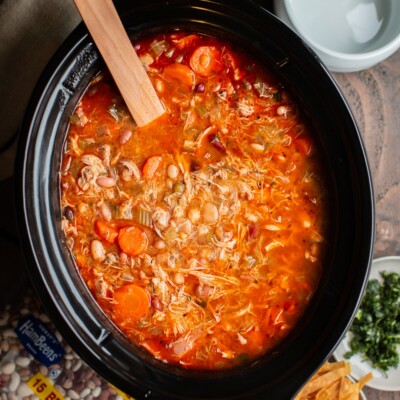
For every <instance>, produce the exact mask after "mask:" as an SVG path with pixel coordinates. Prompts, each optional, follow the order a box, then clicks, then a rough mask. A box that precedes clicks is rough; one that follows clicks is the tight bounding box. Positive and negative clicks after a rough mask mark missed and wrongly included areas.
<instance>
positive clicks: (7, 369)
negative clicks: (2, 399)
mask: <svg viewBox="0 0 400 400" xmlns="http://www.w3.org/2000/svg"><path fill="white" fill-rule="evenodd" d="M14 371H15V364H14V363H12V362H8V363H5V364H4V365H3V366H2V367H1V372H2V373H3V374H6V375H11V374H12V373H13V372H14Z"/></svg>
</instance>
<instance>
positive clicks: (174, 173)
mask: <svg viewBox="0 0 400 400" xmlns="http://www.w3.org/2000/svg"><path fill="white" fill-rule="evenodd" d="M167 175H168V177H169V178H171V179H176V178H177V177H178V175H179V169H178V167H177V166H176V165H174V164H170V165H168V168H167Z"/></svg>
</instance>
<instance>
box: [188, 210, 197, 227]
mask: <svg viewBox="0 0 400 400" xmlns="http://www.w3.org/2000/svg"><path fill="white" fill-rule="evenodd" d="M188 217H189V219H190V220H191V221H192V223H193V224H195V223H196V222H199V220H200V210H199V209H198V208H190V209H189V211H188Z"/></svg>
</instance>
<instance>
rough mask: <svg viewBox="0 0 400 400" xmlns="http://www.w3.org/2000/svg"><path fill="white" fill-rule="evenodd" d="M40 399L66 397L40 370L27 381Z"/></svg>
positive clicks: (50, 399) (48, 399) (60, 399)
mask: <svg viewBox="0 0 400 400" xmlns="http://www.w3.org/2000/svg"><path fill="white" fill-rule="evenodd" d="M26 384H27V385H28V386H29V387H30V388H31V389H32V391H33V392H34V393H35V394H36V395H37V397H39V399H40V400H64V397H63V396H62V395H61V394H60V392H59V391H58V390H57V389H56V388H55V387H54V386H53V384H52V383H51V382H50V381H49V380H48V379H47V378H46V377H45V376H44V375H43V374H42V373H41V372H38V373H37V374H36V375H34V376H33V377H32V378H31V379H30V380H29V381H28V382H27V383H26Z"/></svg>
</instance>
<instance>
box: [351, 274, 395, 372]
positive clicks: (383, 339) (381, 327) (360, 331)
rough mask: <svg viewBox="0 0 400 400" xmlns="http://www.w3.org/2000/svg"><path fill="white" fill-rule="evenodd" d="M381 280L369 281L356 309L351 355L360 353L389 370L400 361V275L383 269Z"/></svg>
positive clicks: (381, 368) (381, 367)
mask: <svg viewBox="0 0 400 400" xmlns="http://www.w3.org/2000/svg"><path fill="white" fill-rule="evenodd" d="M381 277H382V279H383V281H382V283H381V282H379V281H378V280H377V279H373V280H371V281H369V282H368V286H367V290H366V292H365V295H364V298H363V300H362V303H361V306H360V309H359V310H358V311H357V313H356V316H355V319H354V322H353V325H352V326H351V328H350V332H352V333H353V337H352V339H351V341H350V349H351V350H350V351H349V352H347V353H346V354H345V355H344V356H345V358H350V357H351V356H352V355H354V354H356V353H358V354H360V355H361V356H362V357H364V358H365V359H366V360H369V361H370V362H371V363H372V366H373V367H374V368H377V369H379V370H381V371H384V372H386V371H387V370H388V369H389V368H391V367H394V368H397V367H398V365H399V352H398V345H399V344H400V275H398V274H396V273H394V272H391V273H388V272H381Z"/></svg>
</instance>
